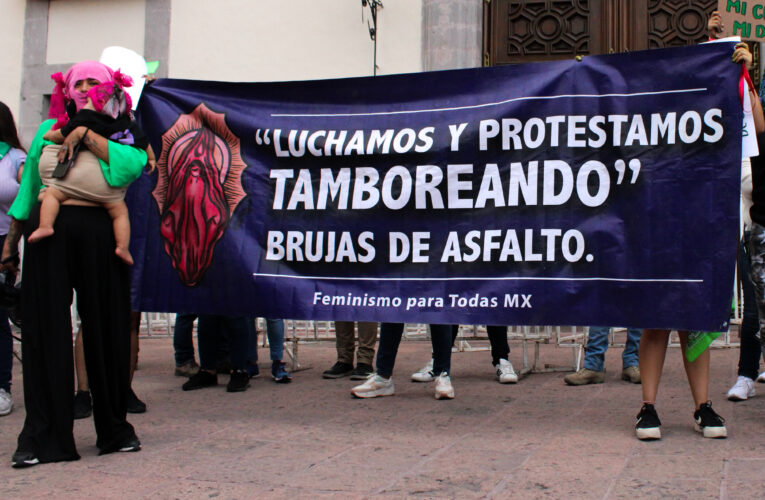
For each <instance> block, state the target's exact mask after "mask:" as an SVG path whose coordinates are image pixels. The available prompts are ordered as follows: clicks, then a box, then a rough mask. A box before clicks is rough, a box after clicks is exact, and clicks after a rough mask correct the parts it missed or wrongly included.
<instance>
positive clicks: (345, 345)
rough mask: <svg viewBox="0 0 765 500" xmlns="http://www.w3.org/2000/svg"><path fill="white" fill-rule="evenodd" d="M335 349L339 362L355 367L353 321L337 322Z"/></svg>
mask: <svg viewBox="0 0 765 500" xmlns="http://www.w3.org/2000/svg"><path fill="white" fill-rule="evenodd" d="M335 348H336V349H337V362H338V363H343V364H346V365H349V366H350V367H353V353H354V351H355V350H356V335H355V334H354V323H353V321H335Z"/></svg>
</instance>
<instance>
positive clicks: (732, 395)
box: [728, 375, 754, 401]
mask: <svg viewBox="0 0 765 500" xmlns="http://www.w3.org/2000/svg"><path fill="white" fill-rule="evenodd" d="M752 396H754V380H752V379H750V378H749V377H744V376H743V375H739V376H738V378H737V379H736V383H735V384H733V387H731V388H730V390H729V391H728V399H729V400H731V401H746V400H747V399H749V398H751V397H752Z"/></svg>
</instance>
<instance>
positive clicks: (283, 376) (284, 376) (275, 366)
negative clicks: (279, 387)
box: [271, 361, 292, 384]
mask: <svg viewBox="0 0 765 500" xmlns="http://www.w3.org/2000/svg"><path fill="white" fill-rule="evenodd" d="M286 366H287V365H285V364H284V363H282V362H281V361H273V362H272V363H271V377H273V379H274V382H276V383H277V384H289V383H290V382H292V377H291V376H290V374H289V372H288V371H287V368H286Z"/></svg>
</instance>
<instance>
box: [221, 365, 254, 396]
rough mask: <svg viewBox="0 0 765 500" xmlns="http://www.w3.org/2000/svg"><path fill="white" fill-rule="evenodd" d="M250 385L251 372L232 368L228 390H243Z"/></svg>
mask: <svg viewBox="0 0 765 500" xmlns="http://www.w3.org/2000/svg"><path fill="white" fill-rule="evenodd" d="M249 386H250V374H249V373H247V372H246V371H244V370H231V378H230V379H228V385H227V386H226V391H228V392H242V391H246V390H247V388H248V387H249Z"/></svg>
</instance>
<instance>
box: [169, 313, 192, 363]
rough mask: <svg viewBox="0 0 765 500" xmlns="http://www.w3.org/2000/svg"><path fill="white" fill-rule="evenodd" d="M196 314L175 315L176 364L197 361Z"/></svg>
mask: <svg viewBox="0 0 765 500" xmlns="http://www.w3.org/2000/svg"><path fill="white" fill-rule="evenodd" d="M196 319H197V315H196V314H178V315H177V316H176V317H175V328H174V329H173V349H174V350H175V366H176V367H178V366H183V365H185V364H187V363H195V362H196V361H195V359H194V340H193V331H194V320H196Z"/></svg>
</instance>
